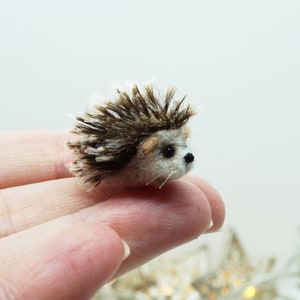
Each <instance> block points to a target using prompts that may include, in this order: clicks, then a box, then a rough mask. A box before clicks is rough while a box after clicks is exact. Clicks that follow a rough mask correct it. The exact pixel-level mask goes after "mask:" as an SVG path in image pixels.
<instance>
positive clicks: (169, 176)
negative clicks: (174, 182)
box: [158, 171, 174, 189]
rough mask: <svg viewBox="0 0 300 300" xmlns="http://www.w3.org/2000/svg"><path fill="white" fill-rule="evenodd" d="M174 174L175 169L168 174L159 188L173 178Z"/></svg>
mask: <svg viewBox="0 0 300 300" xmlns="http://www.w3.org/2000/svg"><path fill="white" fill-rule="evenodd" d="M173 174H174V171H171V172H170V174H169V175H168V177H167V178H166V179H165V180H164V181H163V183H162V184H161V185H160V186H159V187H158V188H159V189H161V188H162V187H163V186H164V185H165V184H166V182H167V181H168V180H169V179H170V178H171V176H172V175H173Z"/></svg>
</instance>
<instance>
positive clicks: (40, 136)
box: [0, 131, 72, 189]
mask: <svg viewBox="0 0 300 300" xmlns="http://www.w3.org/2000/svg"><path fill="white" fill-rule="evenodd" d="M70 138H72V135H71V134H70V133H68V132H63V131H12V132H9V131H6V132H1V133H0V145H1V148H0V170H1V176H0V189H1V188H8V187H12V186H19V185H24V184H30V183H36V182H41V181H46V180H52V179H58V178H64V177H69V176H71V174H70V172H69V171H68V169H67V168H66V167H65V164H66V163H67V162H70V161H71V160H72V154H71V152H70V151H68V149H67V146H66V141H67V140H68V139H70Z"/></svg>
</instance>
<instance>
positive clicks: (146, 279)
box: [94, 229, 300, 300]
mask: <svg viewBox="0 0 300 300" xmlns="http://www.w3.org/2000/svg"><path fill="white" fill-rule="evenodd" d="M299 235H300V232H299ZM298 250H299V251H298V252H297V254H296V255H295V256H293V257H292V258H291V259H290V260H289V261H288V263H287V265H286V267H285V268H284V269H283V270H282V271H280V272H274V271H273V266H274V262H275V259H274V258H269V259H265V260H263V261H262V262H260V263H259V265H255V264H254V263H253V262H251V261H250V259H249V258H248V256H247V254H246V252H245V250H244V248H243V247H242V245H241V242H240V240H239V238H238V236H237V235H236V233H235V232H234V230H233V229H229V230H228V232H227V239H226V243H225V246H224V247H223V249H222V251H221V252H222V253H223V256H222V259H221V261H220V263H219V264H218V265H217V266H215V267H212V266H209V265H207V262H208V261H211V260H210V256H211V253H210V251H209V249H208V247H207V246H206V245H204V246H201V247H197V248H195V249H193V250H189V251H187V252H186V253H185V254H183V255H180V256H179V257H169V256H161V257H159V258H158V259H156V260H154V261H152V262H150V263H148V264H146V265H144V266H142V267H140V268H139V269H137V270H134V271H132V272H130V273H128V274H127V275H124V276H122V277H120V278H119V279H117V280H115V281H114V282H113V283H111V284H108V285H106V286H105V287H104V288H102V289H101V291H99V293H98V294H97V295H96V297H95V298H94V300H107V299H109V300H133V299H134V300H274V299H276V300H277V299H280V300H281V299H294V298H287V297H284V296H283V295H281V294H280V293H279V291H278V283H279V282H280V280H283V279H285V280H286V279H293V280H294V281H296V287H295V288H296V289H297V284H298V288H299V289H300V247H299V249H298ZM208 270H209V271H208ZM299 299H300V290H299Z"/></svg>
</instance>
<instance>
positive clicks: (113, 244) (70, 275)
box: [0, 224, 129, 300]
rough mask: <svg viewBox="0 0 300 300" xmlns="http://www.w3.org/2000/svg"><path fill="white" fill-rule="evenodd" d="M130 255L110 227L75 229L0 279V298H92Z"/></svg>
mask: <svg viewBox="0 0 300 300" xmlns="http://www.w3.org/2000/svg"><path fill="white" fill-rule="evenodd" d="M128 255H129V248H128V246H127V245H126V244H125V243H124V242H122V239H121V238H120V237H119V236H118V234H117V233H116V232H115V231H113V230H112V229H111V228H109V227H106V226H100V227H99V226H98V225H97V226H96V225H94V224H81V225H78V226H74V227H72V228H71V229H68V230H66V231H64V232H61V233H60V234H58V235H56V236H54V237H52V238H51V239H49V240H48V241H46V242H45V243H44V244H43V245H41V247H39V248H37V249H35V250H34V251H32V252H31V253H30V255H29V256H28V257H27V258H26V259H24V261H22V262H21V263H20V264H19V265H18V266H17V267H16V268H15V269H14V270H12V271H10V272H9V274H7V275H5V276H4V277H3V278H0V299H12V300H13V299H89V298H91V297H92V296H93V295H94V293H95V292H96V291H97V289H98V288H100V287H101V286H102V285H104V284H105V283H106V282H107V281H108V280H109V279H110V278H111V277H112V276H113V274H114V273H115V272H116V271H117V269H118V268H119V266H120V264H121V263H122V261H123V260H124V259H125V258H126V257H127V256H128Z"/></svg>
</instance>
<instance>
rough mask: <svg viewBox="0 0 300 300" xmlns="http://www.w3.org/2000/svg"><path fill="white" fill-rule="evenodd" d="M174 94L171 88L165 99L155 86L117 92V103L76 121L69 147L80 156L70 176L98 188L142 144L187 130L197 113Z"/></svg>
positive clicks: (86, 112)
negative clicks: (156, 136)
mask: <svg viewBox="0 0 300 300" xmlns="http://www.w3.org/2000/svg"><path fill="white" fill-rule="evenodd" d="M175 92H176V88H174V87H172V86H170V87H169V88H168V89H167V91H166V93H165V95H160V94H156V93H155V90H154V87H153V85H146V86H144V87H142V88H139V87H138V86H137V85H133V87H132V89H131V91H130V92H126V91H124V90H120V89H117V97H116V99H115V100H114V101H107V102H104V104H102V105H101V104H98V105H95V106H94V108H93V109H92V110H86V111H85V112H84V113H83V115H82V116H78V117H76V124H75V127H74V129H73V130H72V132H73V133H75V134H77V135H78V139H77V140H75V141H72V142H69V143H68V146H69V147H70V149H72V151H73V152H74V153H75V155H76V156H77V160H76V161H74V162H73V163H72V164H71V167H70V170H71V172H72V173H73V174H75V175H77V176H79V177H83V178H84V180H85V182H86V183H89V184H93V185H98V184H99V183H100V182H101V181H102V180H103V179H104V178H106V177H109V176H111V175H113V174H114V173H116V172H118V171H119V170H121V169H122V168H123V167H124V166H126V165H127V164H128V163H129V162H130V161H131V160H132V158H133V157H134V156H135V155H136V153H137V150H138V147H139V145H140V144H141V142H142V141H143V140H145V139H146V138H148V137H149V136H151V135H152V134H154V133H156V132H158V131H161V130H172V129H173V130H174V129H179V128H181V127H182V126H184V125H185V124H186V123H187V121H188V120H189V118H190V117H191V116H193V115H194V114H195V113H194V111H193V110H192V108H191V107H190V105H186V106H183V102H184V100H185V97H183V98H181V99H179V100H174V97H175Z"/></svg>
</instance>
